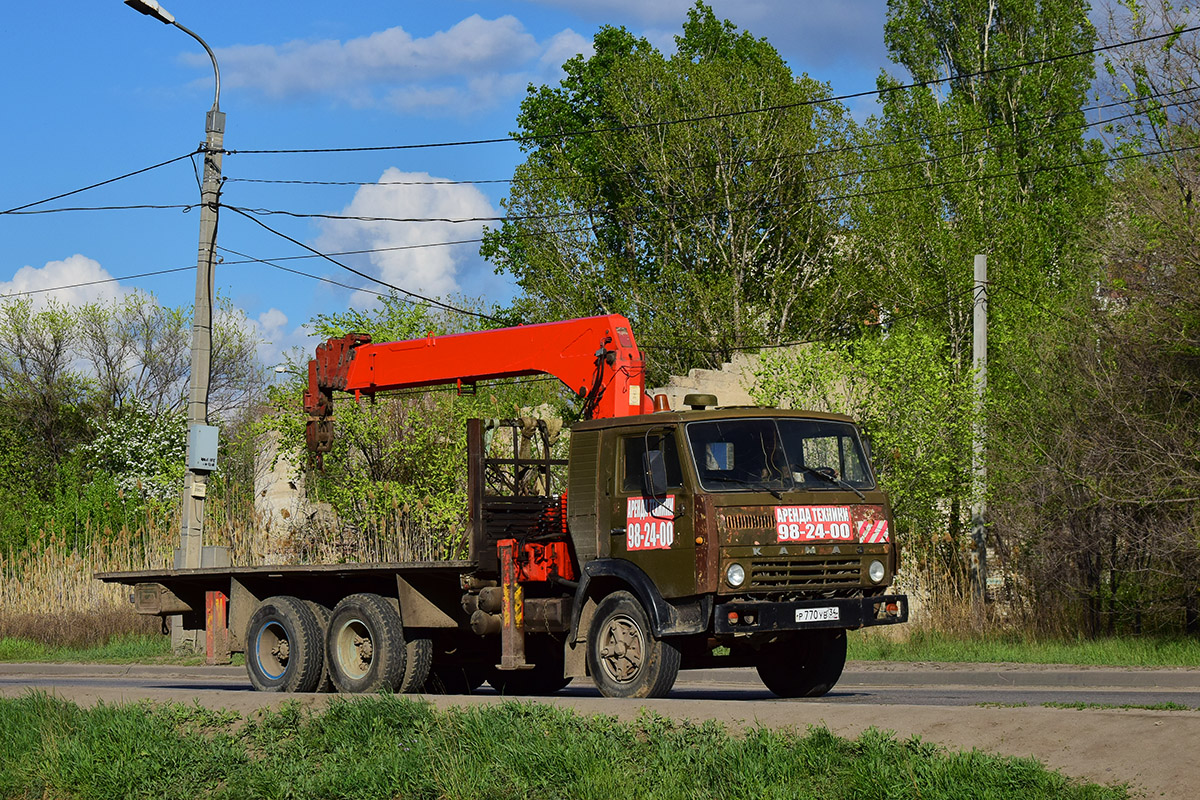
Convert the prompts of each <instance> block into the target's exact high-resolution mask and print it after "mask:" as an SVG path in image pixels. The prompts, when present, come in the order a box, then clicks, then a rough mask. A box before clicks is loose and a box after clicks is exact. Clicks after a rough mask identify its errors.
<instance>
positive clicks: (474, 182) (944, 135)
mask: <svg viewBox="0 0 1200 800" xmlns="http://www.w3.org/2000/svg"><path fill="white" fill-rule="evenodd" d="M1198 88H1200V87H1196V86H1187V87H1184V88H1182V89H1176V90H1173V91H1169V92H1154V93H1152V94H1146V95H1140V96H1138V97H1130V98H1126V99H1123V100H1116V101H1113V102H1109V103H1099V104H1097V105H1092V106H1084V107H1082V108H1080V109H1078V112H1079V113H1083V114H1086V113H1087V112H1089V111H1103V110H1106V109H1109V108H1117V107H1122V106H1131V105H1133V104H1134V103H1140V102H1145V101H1148V100H1156V99H1159V98H1165V97H1173V96H1175V95H1179V94H1183V93H1185V92H1195V91H1196V90H1197V89H1198ZM1187 102H1190V98H1188V99H1185V100H1182V101H1179V102H1176V103H1169V104H1166V105H1160V106H1154V108H1153V109H1147V110H1146V111H1136V112H1131V113H1129V114H1123V115H1121V116H1118V117H1113V118H1110V119H1105V120H1096V121H1095V122H1090V123H1086V124H1084V125H1083V126H1080V127H1079V130H1082V129H1084V128H1090V127H1095V126H1096V125H1109V124H1112V123H1113V122H1115V121H1117V120H1120V119H1127V118H1130V117H1133V116H1141V115H1144V114H1147V113H1149V111H1150V110H1158V109H1160V108H1173V107H1175V106H1178V105H1182V104H1184V103H1187ZM1067 113H1070V114H1073V113H1076V112H1075V111H1074V110H1071V111H1068V112H1067ZM1061 116H1064V114H1063V112H1060V111H1052V112H1050V113H1047V114H1038V115H1035V116H1027V117H1021V118H1020V119H1013V120H997V121H995V122H989V123H987V124H986V125H975V126H971V127H959V128H951V129H949V130H946V131H942V132H940V133H935V134H929V135H926V136H905V137H901V138H898V139H887V140H882V141H873V142H866V143H863V144H856V145H843V146H838V147H828V148H822V149H819V150H811V151H808V152H804V153H783V154H780V155H774V156H767V157H764V158H745V159H735V160H730V161H712V162H709V163H706V164H699V165H681V166H676V167H664V168H656V169H647V170H640V171H639V174H647V173H649V174H654V173H660V172H694V171H697V170H701V169H710V168H715V167H723V166H734V165H740V164H757V163H762V162H778V161H786V160H791V159H796V158H812V157H814V156H824V155H836V154H838V153H845V152H854V151H857V152H866V151H867V150H874V149H878V148H883V147H892V146H895V145H901V144H911V143H913V142H931V141H937V140H940V139H951V138H954V137H956V136H962V135H963V134H967V133H979V132H983V131H989V130H992V129H994V128H1008V127H1009V126H1010V125H1026V124H1029V123H1031V122H1037V121H1040V120H1052V119H1055V118H1057V117H1061ZM1075 129H1076V128H1074V127H1072V128H1070V129H1064V130H1075ZM616 171H617V172H620V173H628V170H616ZM225 180H226V182H227V183H257V184H274V185H287V186H481V185H489V184H530V183H545V182H548V181H562V180H590V178H589V177H588V176H586V175H581V174H576V175H566V174H563V173H555V174H553V175H548V176H545V177H541V176H530V177H527V178H480V179H466V180H452V179H449V178H445V179H434V180H427V181H334V180H304V179H272V178H226V179H225Z"/></svg>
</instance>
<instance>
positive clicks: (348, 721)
mask: <svg viewBox="0 0 1200 800" xmlns="http://www.w3.org/2000/svg"><path fill="white" fill-rule="evenodd" d="M0 752H3V753H5V755H6V757H5V758H4V759H0V797H28V798H34V797H37V798H40V797H61V798H111V797H125V798H167V799H170V798H180V800H197V799H198V798H210V797H211V798H225V797H228V798H296V800H303V799H304V798H355V800H358V799H359V798H361V799H362V800H371V799H372V798H380V800H383V799H384V798H406V800H407V799H409V798H411V799H413V800H416V799H419V798H430V800H432V799H433V798H453V799H461V800H469V799H470V798H488V799H489V800H491V799H492V798H498V799H500V800H503V799H505V798H512V800H518V799H520V800H524V798H577V799H578V800H589V799H590V798H596V799H597V800H610V799H611V798H623V797H639V798H652V799H655V800H657V799H659V798H663V799H665V798H689V800H690V799H691V798H700V799H701V800H703V798H714V800H715V799H716V798H722V800H723V799H724V798H754V799H755V800H757V798H780V800H783V798H787V799H788V800H793V799H796V800H817V798H821V800H826V799H828V800H850V799H851V798H854V799H855V800H857V798H882V797H887V798H891V799H894V800H905V799H906V798H921V799H922V800H951V798H953V800H962V799H969V798H989V800H999V799H1000V798H1022V800H1024V799H1025V798H1055V799H1056V800H1057V799H1058V798H1067V800H1085V799H1086V800H1109V799H1112V800H1116V799H1117V798H1126V797H1128V794H1127V793H1126V791H1125V790H1124V789H1122V788H1111V787H1101V786H1097V785H1094V784H1086V785H1084V784H1079V783H1076V782H1073V781H1071V780H1068V779H1067V778H1065V777H1063V776H1062V775H1060V774H1058V773H1055V772H1050V771H1048V770H1046V769H1045V768H1043V767H1042V766H1041V765H1040V764H1039V763H1038V762H1036V761H1034V760H1032V759H1017V758H1005V757H1000V756H993V755H988V754H984V753H980V752H976V751H972V752H966V753H961V752H948V751H946V750H944V749H942V748H940V747H938V746H935V745H932V744H929V743H926V742H922V741H920V740H919V739H908V740H897V739H895V738H894V737H893V736H891V735H889V734H885V733H881V732H879V731H874V730H872V731H868V732H866V733H864V734H863V735H862V736H860V737H859V738H858V739H855V740H846V739H842V738H839V737H837V736H834V735H833V734H831V733H830V732H829V731H828V730H825V729H823V728H814V729H810V730H809V731H808V732H807V733H806V734H799V733H796V732H794V731H786V730H784V731H776V730H769V729H765V728H754V729H751V730H749V731H747V732H746V733H744V734H742V735H733V734H731V733H729V732H728V731H726V730H725V729H724V728H723V727H721V726H720V725H719V724H716V723H711V722H710V723H705V724H702V725H697V724H691V723H687V722H673V721H671V720H668V719H665V718H663V717H660V716H657V715H653V714H649V713H645V712H644V713H643V715H642V716H641V717H640V718H639V719H638V720H637V721H636V722H633V723H625V722H620V721H618V720H616V719H614V718H612V717H607V716H599V715H597V716H592V717H583V716H580V715H579V714H576V713H575V712H573V711H571V710H567V709H561V708H556V707H553V706H546V705H537V704H533V703H505V704H502V705H494V706H477V707H474V708H458V709H447V710H443V711H439V710H437V709H435V708H433V707H432V706H431V705H429V704H427V703H422V702H416V701H412V700H409V699H405V698H399V697H393V696H386V695H383V696H377V697H365V698H356V699H351V700H347V699H342V698H334V699H333V701H332V702H331V704H330V706H329V707H328V708H327V709H326V710H325V711H323V712H319V713H317V712H311V711H305V710H302V709H301V708H300V707H299V706H298V705H295V704H291V705H286V706H284V707H283V708H282V709H280V710H279V711H277V712H269V711H268V712H261V713H260V714H256V715H255V716H252V717H250V718H243V717H239V716H238V715H237V714H234V713H232V712H214V711H208V710H206V709H203V708H200V707H199V706H184V705H164V706H154V705H150V704H139V705H123V706H104V705H101V706H97V707H95V708H92V709H89V710H84V709H80V708H79V707H78V706H75V705H73V704H71V703H68V702H66V701H63V700H60V699H57V698H54V697H51V696H49V695H46V694H40V693H33V694H29V695H27V696H25V697H23V698H20V699H17V700H0Z"/></svg>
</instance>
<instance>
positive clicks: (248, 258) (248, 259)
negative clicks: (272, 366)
mask: <svg viewBox="0 0 1200 800" xmlns="http://www.w3.org/2000/svg"><path fill="white" fill-rule="evenodd" d="M221 249H222V250H224V251H226V252H228V253H233V254H234V255H238V256H241V257H242V258H244V259H245V261H241V262H238V261H225V262H222V263H223V264H238V263H243V264H265V265H267V266H268V267H274V268H275V269H277V270H280V271H282V272H290V273H291V274H293V275H299V276H301V277H304V278H312V279H313V280H314V281H320V282H322V283H329V284H333V285H334V286H340V287H341V288H343V289H350V290H352V291H355V292H366V293H367V294H373V295H375V296H376V297H395V296H396V295H395V293H394V292H393V293H391V294H384V293H383V292H377V291H375V290H374V289H365V288H363V287H361V286H351V285H350V284H348V283H342V282H341V281H335V280H334V279H333V278H326V277H324V276H323V275H313V274H312V273H309V272H303V271H302V270H298V269H292V268H291V267H284V266H281V265H279V264H276V263H274V261H276V260H282V259H267V258H255V257H254V256H252V255H248V254H246V253H239V252H238V251H237V250H234V249H232V248H229V247H222V248H221ZM311 257H312V258H316V257H317V256H311ZM410 302H411V301H410ZM413 305H419V306H424V307H426V308H432V306H431V305H430V304H429V303H413Z"/></svg>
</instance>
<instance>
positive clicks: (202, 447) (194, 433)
mask: <svg viewBox="0 0 1200 800" xmlns="http://www.w3.org/2000/svg"><path fill="white" fill-rule="evenodd" d="M220 433H221V429H220V428H218V427H217V426H216V425H192V426H190V427H189V428H188V451H187V458H188V464H187V467H188V469H190V470H203V471H205V472H212V471H213V470H214V469H216V468H217V446H218V440H219V438H220Z"/></svg>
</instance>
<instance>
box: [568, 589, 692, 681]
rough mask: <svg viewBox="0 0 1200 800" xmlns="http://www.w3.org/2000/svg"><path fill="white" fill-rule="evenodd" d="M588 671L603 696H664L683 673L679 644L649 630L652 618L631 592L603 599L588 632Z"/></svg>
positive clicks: (615, 593) (615, 594) (619, 593)
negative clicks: (659, 637) (677, 645)
mask: <svg viewBox="0 0 1200 800" xmlns="http://www.w3.org/2000/svg"><path fill="white" fill-rule="evenodd" d="M587 662H588V669H589V671H590V672H591V673H592V680H593V681H595V683H596V688H597V689H599V690H600V694H602V695H604V696H605V697H665V696H666V695H667V694H668V693H669V692H670V691H671V687H672V686H674V685H675V678H676V676H678V675H679V662H680V654H679V648H677V647H676V646H675V645H673V644H672V643H671V642H669V641H667V640H666V639H657V638H655V637H654V634H653V633H651V631H650V618H649V617H648V616H647V615H646V611H645V610H644V609H643V608H642V604H641V603H639V602H638V601H637V598H636V597H634V596H633V595H632V594H630V593H629V592H625V591H621V592H613V593H612V594H610V595H609V596H608V597H605V598H604V599H603V600H601V601H600V605H599V606H597V608H596V614H595V616H594V617H593V618H592V625H591V628H590V629H589V631H588V649H587Z"/></svg>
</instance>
